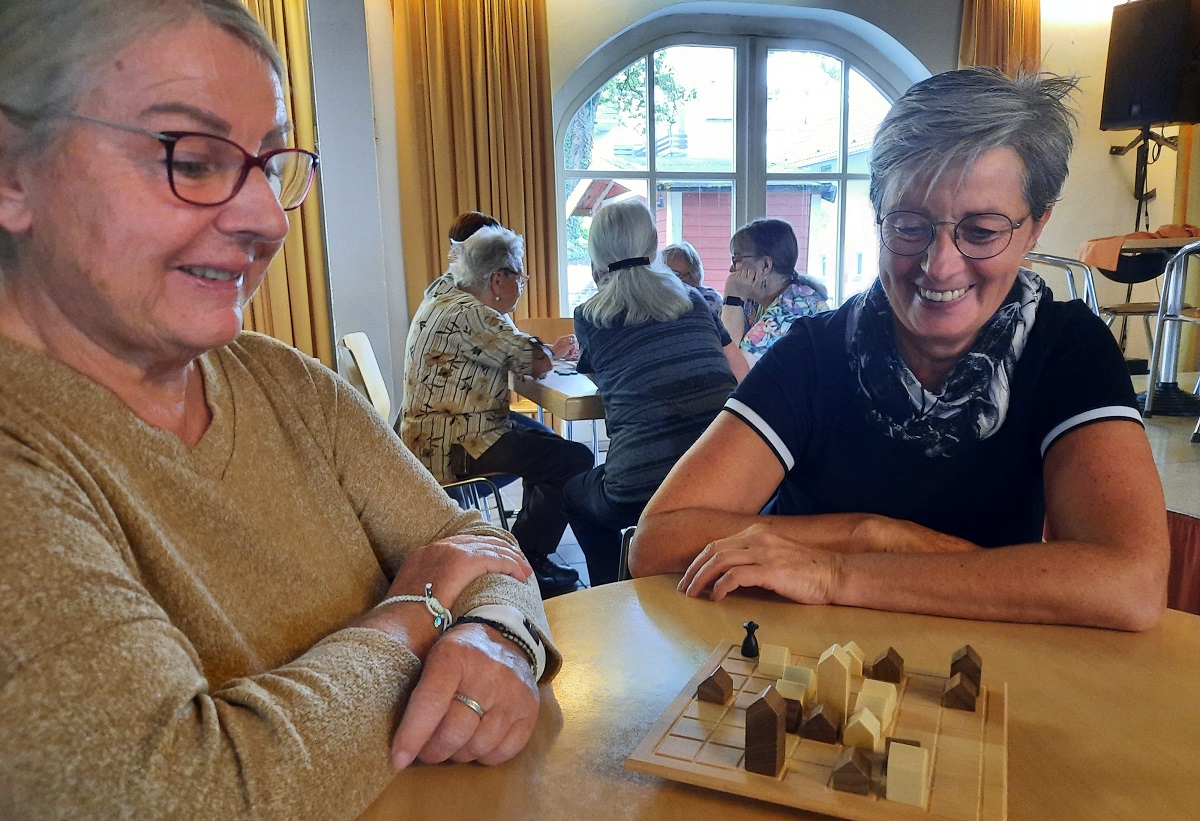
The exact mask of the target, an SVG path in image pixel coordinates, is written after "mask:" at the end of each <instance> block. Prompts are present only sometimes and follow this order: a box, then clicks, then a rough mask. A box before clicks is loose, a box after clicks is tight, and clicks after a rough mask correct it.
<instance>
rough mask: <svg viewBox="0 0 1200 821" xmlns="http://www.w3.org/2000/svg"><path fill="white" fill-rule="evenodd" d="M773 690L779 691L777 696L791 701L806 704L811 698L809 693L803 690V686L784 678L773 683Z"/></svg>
mask: <svg viewBox="0 0 1200 821" xmlns="http://www.w3.org/2000/svg"><path fill="white" fill-rule="evenodd" d="M775 689H776V690H778V691H779V695H781V696H783V697H784V698H786V699H790V700H792V701H799V702H803V703H804V704H808V703H809V702H810V701H811V700H812V698H811V696H810V695H809V692H808V691H807V690H806V689H804V685H803V684H800V683H799V682H796V681H788V680H787V679H786V678H781V679H779V680H778V681H776V682H775Z"/></svg>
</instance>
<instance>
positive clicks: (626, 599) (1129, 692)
mask: <svg viewBox="0 0 1200 821" xmlns="http://www.w3.org/2000/svg"><path fill="white" fill-rule="evenodd" d="M677 578H678V577H673V576H659V577H654V578H649V579H637V580H634V581H632V582H618V583H616V584H611V585H605V586H602V587H598V588H594V589H591V590H582V591H578V592H575V593H569V594H567V595H565V596H559V597H557V598H554V599H551V600H550V601H548V602H546V612H547V614H548V615H549V617H550V625H551V629H552V630H553V632H554V637H555V639H556V641H557V642H558V645H559V647H560V648H561V649H562V651H563V654H564V656H565V664H564V667H563V669H562V672H561V673H560V674H559V676H558V678H557V679H556V680H555V681H554V683H553V685H552V686H551V687H550V688H544V689H543V703H542V712H541V715H540V717H539V720H538V726H537V729H536V731H535V733H534V737H533V740H532V741H531V742H530V744H529V746H528V747H527V748H526V749H525V750H524V751H523V752H522V753H521V754H520V755H518V756H517V757H516V758H515V759H513V760H512V761H510V762H508V763H507V764H504V765H502V766H499V767H491V768H487V767H479V766H476V765H450V766H435V767H417V768H415V769H412V770H410V771H408V772H405V773H402V774H401V775H399V776H398V777H397V778H396V780H395V781H394V782H393V783H392V784H391V786H390V787H389V788H388V789H387V790H386V791H385V792H384V794H383V795H382V796H380V798H379V799H378V800H377V801H376V802H375V804H374V805H373V806H372V807H371V808H370V810H369V811H368V812H367V814H366V815H365V816H363V817H364V819H372V820H374V821H382V820H383V819H437V821H466V820H467V819H472V821H473V820H474V819H512V820H513V821H528V820H529V819H547V821H549V819H560V818H567V819H584V820H586V819H604V821H612V819H627V818H630V819H668V820H670V819H678V820H679V821H703V820H704V819H710V818H712V819H727V818H737V819H739V821H741V819H785V818H786V819H795V818H808V817H812V818H824V816H811V815H807V814H805V813H803V812H798V811H796V810H792V809H789V808H786V807H780V806H776V805H773V804H768V803H764V802H760V801H755V800H753V799H749V798H740V797H737V796H733V795H728V794H725V793H721V792H716V791H712V790H705V789H701V788H699V787H692V786H688V785H685V784H679V783H676V782H673V781H667V780H663V779H659V778H655V777H652V776H647V775H642V774H639V773H634V772H627V771H626V770H625V769H624V762H625V758H626V756H628V755H629V753H630V752H631V751H632V750H633V749H634V747H636V746H637V744H638V742H639V741H641V739H642V736H643V735H644V734H645V732H646V730H647V729H648V728H649V727H650V725H651V724H653V723H654V721H655V720H656V719H657V718H658V717H659V715H660V714H661V713H662V711H663V709H664V708H665V707H666V706H667V705H668V704H669V703H670V702H671V700H672V699H673V698H674V697H675V696H676V695H677V694H678V693H679V691H680V689H681V688H682V687H683V686H684V684H686V683H687V681H688V680H689V679H690V678H691V677H692V675H693V674H694V673H695V672H696V669H697V668H698V667H699V665H700V664H701V663H702V662H703V661H704V660H705V659H706V658H708V655H709V653H710V652H711V651H712V649H713V647H715V646H716V645H717V644H718V643H719V642H732V641H740V639H741V636H743V635H744V631H743V630H742V627H741V625H742V622H744V621H747V620H749V619H753V620H754V621H756V622H758V623H759V624H760V625H761V627H760V628H759V630H758V637H759V640H760V641H761V642H765V643H772V644H785V645H788V646H790V647H792V648H793V649H799V648H804V649H806V650H808V651H812V650H819V649H823V648H824V647H827V646H828V645H830V644H832V643H834V642H847V641H851V640H853V641H856V642H858V644H859V645H860V646H861V647H862V648H863V650H864V651H865V652H866V654H867V656H868V657H869V658H870V657H874V655H876V654H877V653H878V652H880V651H881V650H884V649H886V648H887V646H888V645H893V646H895V648H896V649H897V650H898V651H899V652H900V654H901V655H903V656H904V659H905V663H906V665H907V666H908V667H909V668H910V669H913V670H917V671H937V670H941V669H943V668H945V667H948V665H949V659H950V654H951V653H952V652H954V650H956V649H958V648H959V647H961V646H962V645H963V644H968V643H969V644H971V645H972V646H974V647H975V649H976V650H978V651H979V653H980V655H981V656H982V657H983V678H984V681H985V682H991V681H996V682H999V681H1007V682H1008V688H1009V689H1008V716H1009V724H1008V732H1009V745H1008V755H1009V759H1008V768H1009V772H1008V779H1009V791H1008V810H1009V818H1011V819H1030V820H1031V821H1033V820H1035V819H1036V821H1045V820H1047V819H1055V821H1063V820H1064V819H1089V821H1092V820H1093V819H1106V818H1114V819H1117V818H1120V819H1176V818H1189V817H1191V818H1194V817H1196V813H1197V812H1198V808H1200V736H1198V734H1200V617H1195V616H1190V615H1187V614H1184V613H1179V612H1177V611H1168V612H1167V614H1166V617H1165V618H1164V620H1163V623H1162V625H1161V626H1160V627H1159V628H1157V629H1156V630H1153V631H1150V632H1148V633H1142V634H1130V633H1118V632H1114V631H1106V630H1091V629H1086V628H1071V627H1047V626H1040V625H1013V624H1000V623H989V622H976V621H964V620H958V619H943V618H935V617H931V616H913V615H905V614H894V613H880V612H875V611H870V610H858V609H854V608H845V607H806V606H801V605H797V604H792V603H789V602H784V601H782V600H779V599H776V598H774V597H769V598H768V597H766V596H765V595H764V596H754V595H737V596H733V597H731V598H729V599H727V600H726V601H724V602H720V603H714V602H710V601H707V600H696V599H688V598H686V597H685V596H683V595H682V594H680V593H677V592H676V591H675V583H676V581H677Z"/></svg>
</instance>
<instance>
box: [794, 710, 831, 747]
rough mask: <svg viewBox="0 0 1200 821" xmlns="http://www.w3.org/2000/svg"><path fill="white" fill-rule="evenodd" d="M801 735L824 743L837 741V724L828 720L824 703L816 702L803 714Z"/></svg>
mask: <svg viewBox="0 0 1200 821" xmlns="http://www.w3.org/2000/svg"><path fill="white" fill-rule="evenodd" d="M801 735H802V736H803V737H804V738H809V739H812V740H813V741H820V742H823V743H825V744H837V743H838V725H836V724H834V723H833V722H832V721H830V720H829V711H828V710H827V709H826V707H825V705H824V704H818V705H816V706H815V707H813V708H811V709H810V710H809V711H808V712H807V713H805V714H804V726H803V732H802V733H801Z"/></svg>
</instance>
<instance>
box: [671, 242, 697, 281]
mask: <svg viewBox="0 0 1200 821" xmlns="http://www.w3.org/2000/svg"><path fill="white" fill-rule="evenodd" d="M662 258H663V264H665V265H667V266H668V267H670V265H671V263H672V262H673V261H675V260H681V261H682V262H683V267H684V268H686V269H687V272H688V276H690V277H694V278H695V280H696V281H697V282H700V281H701V280H703V279H704V263H703V262H701V261H700V254H698V253H696V247H695V246H694V245H692V244H691V243H690V242H688V241H687V240H686V239H684V240H680V241H679V242H677V243H675V244H674V245H668V246H667V247H666V248H664V249H663V252H662Z"/></svg>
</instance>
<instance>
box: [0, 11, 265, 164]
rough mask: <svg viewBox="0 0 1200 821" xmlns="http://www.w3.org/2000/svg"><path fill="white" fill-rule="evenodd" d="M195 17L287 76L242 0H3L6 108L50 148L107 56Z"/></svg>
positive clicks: (2, 101) (33, 139)
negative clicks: (52, 139)
mask: <svg viewBox="0 0 1200 821" xmlns="http://www.w3.org/2000/svg"><path fill="white" fill-rule="evenodd" d="M196 17H201V18H203V19H206V20H208V21H209V22H210V23H212V24H213V25H216V26H219V27H220V28H222V29H224V30H225V31H227V32H229V33H230V34H232V35H233V36H235V37H237V38H238V39H239V40H241V41H242V42H244V43H246V45H248V46H250V48H252V49H253V50H254V51H256V52H258V53H259V55H260V56H262V57H263V58H264V59H265V60H266V61H267V62H268V63H269V64H270V66H271V68H272V70H273V71H274V72H275V73H276V74H277V75H278V76H279V79H280V80H281V81H282V80H284V79H285V78H286V73H285V71H284V66H283V58H282V57H280V55H279V51H278V50H277V49H276V47H275V44H274V43H273V42H272V41H271V38H270V37H269V36H267V33H266V32H265V31H263V28H262V26H261V25H259V23H258V21H256V20H255V19H254V17H252V16H251V14H250V12H249V11H247V10H246V7H245V6H244V5H243V4H242V3H241V2H240V0H4V2H3V3H0V107H2V110H3V113H4V114H5V116H6V117H7V118H8V119H9V121H10V122H12V123H13V124H14V125H17V126H18V127H19V128H21V129H22V130H23V131H24V132H25V133H26V135H27V137H28V139H27V140H26V142H27V143H31V144H36V145H44V144H45V143H46V142H49V140H48V139H47V138H48V137H51V136H52V135H53V133H54V130H55V129H56V128H58V127H59V123H58V121H60V120H61V119H62V118H63V117H65V116H66V115H69V114H72V113H73V112H74V111H75V107H76V105H78V103H79V98H80V97H81V96H82V95H83V94H84V93H85V92H86V91H88V81H89V78H90V77H91V76H92V75H94V73H95V72H96V70H97V68H99V66H100V65H101V64H102V63H103V62H104V61H105V60H106V59H107V58H109V57H111V56H113V55H114V54H116V53H117V52H118V51H120V50H121V49H123V48H126V47H127V46H129V45H130V44H131V43H133V42H135V41H136V40H137V39H138V38H139V37H140V36H144V35H147V34H149V33H153V32H156V31H160V30H163V29H167V28H170V27H171V26H182V25H185V24H186V23H187V22H189V21H190V20H192V19H194V18H196Z"/></svg>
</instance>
